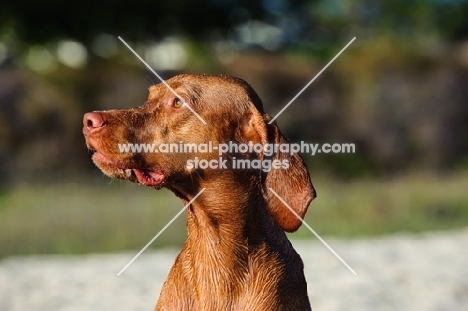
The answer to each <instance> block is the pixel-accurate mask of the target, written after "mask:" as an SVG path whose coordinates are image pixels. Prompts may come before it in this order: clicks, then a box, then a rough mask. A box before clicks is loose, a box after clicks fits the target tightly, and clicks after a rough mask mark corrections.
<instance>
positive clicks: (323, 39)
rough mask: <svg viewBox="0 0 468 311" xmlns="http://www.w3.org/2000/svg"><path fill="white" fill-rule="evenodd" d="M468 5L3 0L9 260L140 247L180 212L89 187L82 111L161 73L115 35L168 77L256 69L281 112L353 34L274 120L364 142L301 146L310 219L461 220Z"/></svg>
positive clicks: (121, 186) (121, 190) (350, 228)
mask: <svg viewBox="0 0 468 311" xmlns="http://www.w3.org/2000/svg"><path fill="white" fill-rule="evenodd" d="M466 16H468V1H467V0H426V1H424V0H411V1H403V0H397V1H383V0H379V1H370V0H351V1H346V0H310V1H307V0H289V1H288V0H275V1H247V0H203V1H197V2H187V1H185V2H183V1H179V0H177V1H159V2H155V1H151V2H150V1H145V0H137V1H133V2H131V3H128V2H110V1H105V0H97V1H93V2H90V1H85V2H83V1H81V2H63V1H62V2H60V1H57V0H50V1H46V2H38V1H31V0H19V1H14V2H2V3H1V4H0V256H8V255H12V254H28V253H87V252H104V251H119V250H123V249H128V248H135V249H140V248H141V247H142V246H143V245H145V244H146V243H147V241H149V240H150V239H151V238H152V237H153V236H154V235H155V234H156V233H157V231H159V229H160V228H162V226H163V225H165V224H166V223H167V221H168V220H169V219H170V218H171V217H172V215H174V214H175V213H176V212H177V211H178V210H179V208H182V206H181V204H180V202H179V201H178V200H177V199H176V198H175V197H174V196H173V195H172V194H168V193H167V192H157V193H156V192H155V191H153V190H151V189H145V188H142V187H137V186H135V185H131V184H130V183H125V182H120V181H113V182H111V181H109V185H108V186H104V185H103V182H102V181H101V182H100V183H90V180H92V179H93V177H94V176H100V175H101V173H100V172H99V171H98V169H97V168H95V167H94V165H93V164H92V162H91V160H90V154H89V153H88V151H87V149H86V147H85V145H84V139H83V136H82V133H81V128H82V124H81V118H82V115H83V114H84V113H85V112H88V111H92V110H101V109H114V108H128V107H134V106H138V105H140V104H142V103H143V102H144V101H145V99H146V96H147V88H148V87H149V86H150V85H152V84H154V83H158V82H159V81H158V80H157V78H156V77H154V75H153V74H152V73H151V72H149V71H148V70H146V69H145V67H144V66H143V64H141V62H140V61H139V60H138V59H136V58H135V57H134V55H133V54H132V53H131V52H130V51H129V50H128V49H127V48H126V47H125V46H124V45H123V44H122V43H121V42H120V41H119V40H118V39H117V36H122V37H123V38H124V39H125V40H127V41H128V42H129V43H130V45H131V46H132V47H134V48H135V49H136V51H137V52H138V53H140V54H141V55H142V57H143V58H145V59H146V60H147V61H148V62H149V63H150V65H151V66H153V68H154V69H155V70H157V71H158V73H160V74H161V75H162V76H163V77H164V78H169V77H171V76H173V75H175V74H177V73H181V72H199V73H212V74H221V73H222V74H231V75H235V76H238V77H241V78H243V79H245V80H246V81H247V82H249V83H250V84H251V85H252V86H253V87H254V89H255V90H256V91H257V92H258V93H259V95H260V97H261V98H262V100H263V102H264V106H265V110H266V111H267V112H268V113H269V114H271V115H274V114H276V113H277V112H278V111H279V110H280V109H281V108H282V107H283V106H284V105H285V104H286V103H288V102H289V101H290V100H291V98H293V97H294V95H295V94H296V93H297V92H298V91H299V90H300V89H301V88H302V87H303V86H304V85H305V84H306V83H307V82H308V81H310V79H311V78H313V77H314V76H315V75H316V74H317V73H318V72H319V71H320V70H321V69H322V68H323V66H324V65H325V64H326V63H327V62H328V61H329V60H330V59H331V58H332V57H333V56H334V55H335V54H336V53H337V52H338V51H339V50H340V49H341V48H342V47H343V46H344V45H345V44H346V43H347V42H349V40H350V39H351V38H352V37H354V36H356V37H357V40H356V41H355V42H354V43H353V44H352V45H351V46H350V47H349V48H348V49H347V50H346V51H345V53H343V54H342V55H341V56H340V57H339V58H338V59H337V60H336V61H335V62H334V63H333V64H332V65H331V66H330V67H329V68H328V69H327V70H326V71H325V72H324V73H323V74H322V75H321V76H320V77H319V78H318V79H317V80H316V81H315V82H314V83H313V84H312V85H311V86H310V87H309V88H308V89H307V90H306V91H305V92H304V93H303V94H302V95H301V96H300V97H299V98H298V99H297V100H296V101H295V102H294V104H293V105H291V106H290V107H289V108H288V110H287V111H286V112H285V113H284V114H282V115H281V117H280V118H278V120H277V121H278V124H279V125H280V127H281V129H282V131H283V132H284V133H285V134H286V136H288V137H289V138H291V140H292V141H301V140H302V141H307V142H314V143H325V142H328V143H335V142H338V143H342V142H347V143H350V142H351V143H355V144H356V151H357V152H356V153H355V154H337V155H332V154H328V155H323V154H322V155H319V156H314V157H312V156H308V155H304V158H305V160H306V162H307V163H308V166H309V168H310V171H311V176H312V179H313V181H314V184H315V185H316V186H317V188H318V192H319V198H318V199H317V200H316V201H314V202H313V203H312V205H311V209H310V211H309V213H308V216H307V219H306V220H307V221H308V222H309V223H310V224H311V225H312V226H313V227H314V229H316V231H317V232H318V233H319V234H327V235H337V236H344V237H348V236H361V235H367V234H371V235H378V234H385V233H392V232H396V231H401V230H407V231H414V232H418V231H422V230H438V229H451V228H459V227H462V226H465V225H466V223H467V219H468V214H467V211H468V208H467V207H468V206H467V205H468V198H467V196H466V190H465V189H466V186H467V185H468V177H467V176H466V170H467V168H468V105H467V104H466V99H467V98H468V89H467V88H466V85H468V18H466ZM324 176H326V177H324ZM328 176H329V177H328ZM428 176H429V177H428ZM444 176H445V177H444ZM103 178H105V177H103ZM328 178H329V179H328ZM83 180H84V181H83ZM105 180H106V181H105V182H104V183H107V178H105ZM182 227H185V224H184V221H183V219H182V218H181V219H179V220H177V221H176V223H174V224H173V225H172V226H171V227H170V228H169V229H168V232H166V233H165V234H164V235H163V236H161V237H160V238H159V239H158V240H157V242H156V243H155V244H154V246H155V247H158V246H164V245H172V244H180V243H182V241H183V240H184V236H185V234H184V232H185V230H184V229H183V228H182ZM293 236H294V237H309V236H310V233H309V232H308V231H307V230H306V229H304V228H302V229H300V231H299V233H297V234H295V235H293Z"/></svg>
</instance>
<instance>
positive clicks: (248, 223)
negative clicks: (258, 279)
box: [181, 174, 286, 294]
mask: <svg viewBox="0 0 468 311" xmlns="http://www.w3.org/2000/svg"><path fill="white" fill-rule="evenodd" d="M205 177H206V176H205ZM239 180H246V179H244V178H242V179H240V178H239V177H238V176H235V175H231V174H223V175H221V176H217V178H204V179H203V182H201V183H200V184H201V187H199V189H202V188H205V190H204V191H203V192H202V193H201V194H200V196H199V197H197V198H196V199H195V200H194V201H193V202H192V203H191V204H190V206H189V207H187V228H188V238H187V241H186V243H185V245H184V249H183V251H182V254H181V256H182V257H183V259H182V260H183V262H184V265H186V269H189V271H190V274H191V275H192V277H193V279H192V280H193V282H195V283H197V286H196V287H195V288H205V289H207V288H210V287H211V288H213V289H214V290H215V291H230V292H231V294H234V293H236V292H239V293H240V292H241V291H242V290H245V288H244V289H242V288H232V286H239V284H245V283H243V282H232V280H234V279H237V280H239V278H247V277H248V274H249V263H248V261H249V255H251V254H249V251H251V250H252V249H258V247H257V246H258V245H260V244H262V243H264V244H269V243H270V241H275V240H283V237H284V239H286V237H285V235H284V232H283V231H282V230H281V229H280V228H279V227H278V226H277V225H276V224H275V223H274V221H273V219H272V217H271V216H270V214H269V213H268V210H267V207H266V204H265V201H264V199H263V194H262V187H261V183H260V177H257V176H252V177H251V178H250V179H249V183H245V184H242V183H240V182H239ZM220 185H221V187H222V189H223V190H222V191H219V189H220V188H219V187H220ZM193 192H194V193H195V191H193ZM195 195H196V193H195V194H191V195H187V197H186V198H184V199H183V201H184V202H185V203H184V204H187V202H188V200H190V199H191V198H193V197H194V196H195ZM267 234H268V235H267ZM272 235H273V236H272ZM274 243H276V242H274ZM201 263H203V264H201ZM207 292H210V291H207ZM211 294H213V293H211ZM218 294H221V293H218Z"/></svg>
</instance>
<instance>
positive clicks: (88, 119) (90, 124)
mask: <svg viewBox="0 0 468 311" xmlns="http://www.w3.org/2000/svg"><path fill="white" fill-rule="evenodd" d="M103 125H104V117H103V116H102V114H100V113H99V112H88V113H85V115H84V116H83V132H85V133H89V132H92V131H93V130H96V129H98V128H101V127H102V126H103Z"/></svg>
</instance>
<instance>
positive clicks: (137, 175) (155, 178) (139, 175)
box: [92, 151, 166, 188]
mask: <svg viewBox="0 0 468 311" xmlns="http://www.w3.org/2000/svg"><path fill="white" fill-rule="evenodd" d="M92 159H93V162H94V163H95V164H96V166H97V167H99V168H100V169H101V171H103V172H104V174H106V175H108V176H109V177H112V178H120V179H126V180H130V181H133V182H136V183H140V184H142V185H145V186H148V187H154V188H160V187H161V186H162V185H163V183H164V181H165V179H166V175H165V174H164V172H163V171H162V170H159V169H146V168H135V167H128V166H127V165H125V164H123V163H118V162H116V161H113V160H112V159H109V158H108V157H106V156H105V155H103V154H102V153H100V152H98V151H94V154H93V157H92Z"/></svg>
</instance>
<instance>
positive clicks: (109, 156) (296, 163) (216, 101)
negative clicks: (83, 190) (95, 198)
mask: <svg viewBox="0 0 468 311" xmlns="http://www.w3.org/2000/svg"><path fill="white" fill-rule="evenodd" d="M167 83H168V84H169V85H170V86H171V87H172V88H173V89H174V90H175V92H176V93H177V94H178V95H180V96H181V98H182V99H183V100H184V101H185V102H186V103H187V105H189V106H190V107H191V108H192V109H193V110H194V111H196V112H197V113H198V114H199V115H200V116H201V117H202V118H203V119H204V120H205V121H206V122H207V125H203V124H202V122H201V121H200V120H199V119H198V118H197V117H196V116H195V115H194V114H193V113H192V112H191V111H190V109H188V107H187V106H185V105H182V106H180V102H179V101H178V100H177V97H176V96H175V95H174V94H173V93H172V92H171V91H170V90H169V89H168V88H167V87H166V86H165V85H163V84H158V85H155V86H152V87H151V88H150V94H149V97H148V100H147V102H146V103H145V104H144V105H143V106H140V107H137V108H132V109H128V110H110V111H96V112H91V113H87V114H85V116H84V119H83V123H84V127H83V133H84V135H85V138H86V144H87V146H88V148H90V149H92V150H95V151H96V152H95V153H94V155H93V161H94V162H95V164H96V165H97V166H98V167H99V168H100V169H101V170H102V171H103V172H104V173H105V174H107V175H108V176H110V177H113V178H121V179H127V180H130V181H133V182H140V183H143V184H146V185H148V186H151V187H154V188H160V187H166V188H168V189H170V190H171V191H173V192H174V193H175V194H176V195H177V196H178V197H179V198H181V199H182V202H183V204H184V205H185V204H187V203H188V202H189V201H190V200H191V199H193V198H194V197H195V196H196V195H197V194H198V193H199V192H200V191H201V190H202V189H203V188H206V190H205V191H204V192H203V193H202V194H201V195H200V196H199V197H198V198H197V199H196V200H195V201H194V202H193V203H192V204H191V205H190V206H189V207H188V208H187V218H188V224H187V227H188V237H187V240H186V242H185V244H184V246H183V248H182V251H181V253H180V254H179V255H178V256H177V258H176V260H175V263H174V265H173V267H172V269H171V271H170V273H169V276H168V278H167V280H166V282H165V283H164V286H163V289H162V291H161V294H160V298H159V301H158V303H157V305H156V309H155V310H158V311H162V310H168V311H176V310H220V311H221V310H222V311H226V310H249V311H264V310H287V311H289V310H311V308H310V304H309V299H308V297H307V284H306V280H305V277H304V273H303V263H302V260H301V258H300V257H299V255H298V254H297V253H296V252H295V251H294V249H293V247H292V246H291V243H290V242H289V240H288V239H287V237H286V235H285V232H284V231H290V232H292V231H295V230H297V228H298V227H299V226H300V225H301V222H300V220H299V219H298V218H297V217H296V216H294V215H293V213H291V211H290V210H289V209H288V208H287V207H285V206H284V204H283V203H282V202H281V201H280V200H279V199H278V198H276V196H274V194H273V193H272V192H271V191H270V190H269V188H271V189H273V190H274V191H275V192H277V193H278V194H279V195H280V196H281V197H282V198H283V199H284V200H285V201H286V202H287V203H288V205H289V206H291V207H292V208H293V209H294V210H295V211H296V213H297V214H299V215H300V216H301V217H304V215H305V213H306V211H307V207H308V205H309V203H310V201H311V200H312V199H313V198H314V197H315V190H314V188H313V186H312V183H311V181H310V178H309V174H308V171H307V168H306V166H305V164H304V161H303V160H302V158H301V157H300V156H299V155H297V154H294V155H289V154H286V153H276V154H274V155H273V156H271V157H267V156H266V155H264V154H234V155H233V154H231V155H228V156H226V158H227V159H228V160H231V158H230V157H233V156H235V157H239V158H248V159H254V158H255V159H257V158H258V159H261V160H265V159H270V160H272V159H279V160H286V161H288V163H289V168H288V169H272V170H271V171H269V172H264V171H263V170H261V169H260V170H259V169H244V170H238V169H233V168H232V167H231V166H229V168H228V169H205V170H201V169H194V168H189V167H187V160H190V159H193V158H195V157H198V158H199V159H208V160H209V159H218V154H217V153H212V154H209V153H197V154H187V153H121V152H120V151H119V149H118V147H117V146H118V144H125V143H134V144H138V143H156V144H161V143H179V142H180V141H182V142H185V143H196V144H199V143H207V142H209V141H212V142H215V143H225V142H229V141H234V142H237V143H243V142H244V143H247V142H252V143H254V144H255V143H261V144H267V143H285V142H287V139H286V138H285V137H284V136H283V135H282V134H281V132H280V130H279V128H278V126H277V125H276V124H275V123H273V124H271V125H270V124H268V122H269V120H271V118H270V116H268V115H267V114H265V113H264V111H263V106H262V102H261V100H260V98H259V97H258V96H257V94H256V93H255V91H254V90H253V89H252V88H251V87H250V86H249V85H248V84H247V83H246V82H244V81H243V80H240V79H237V78H234V77H229V76H207V75H193V74H190V75H179V76H176V77H173V78H172V79H170V80H168V81H167Z"/></svg>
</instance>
